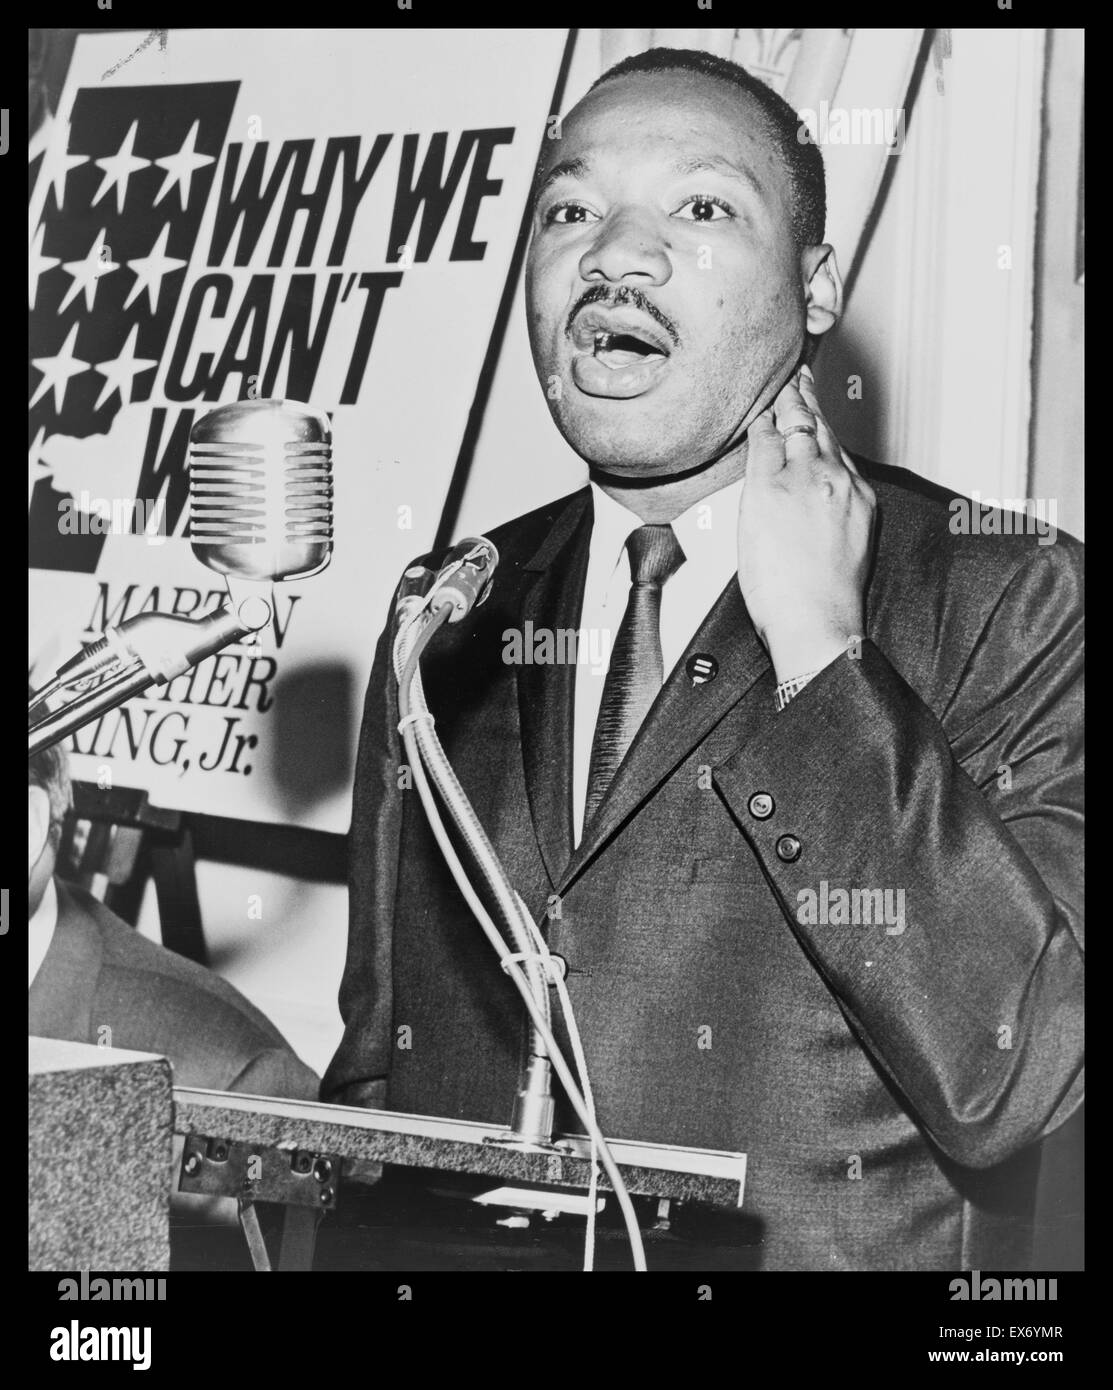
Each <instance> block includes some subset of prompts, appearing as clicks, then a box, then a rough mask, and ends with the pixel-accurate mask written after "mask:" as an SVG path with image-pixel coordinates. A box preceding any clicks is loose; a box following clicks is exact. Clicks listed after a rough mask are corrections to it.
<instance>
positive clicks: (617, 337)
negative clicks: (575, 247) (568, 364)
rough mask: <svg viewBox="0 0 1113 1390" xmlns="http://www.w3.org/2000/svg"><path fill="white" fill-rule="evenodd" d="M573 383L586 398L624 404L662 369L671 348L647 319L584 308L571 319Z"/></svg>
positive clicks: (653, 380)
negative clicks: (609, 400)
mask: <svg viewBox="0 0 1113 1390" xmlns="http://www.w3.org/2000/svg"><path fill="white" fill-rule="evenodd" d="M571 338H572V342H573V343H574V344H575V346H576V347H577V348H578V349H579V351H578V353H577V355H576V356H575V357H574V358H573V360H572V378H573V380H574V381H575V383H576V385H577V386H578V387H579V388H580V390H581V391H583V392H585V394H587V395H589V396H606V397H609V398H611V399H615V400H629V399H630V398H631V397H633V396H640V395H642V394H643V393H644V392H645V391H648V390H649V389H650V387H651V386H652V385H653V384H654V383H655V382H656V380H657V378H658V377H659V376H660V375H661V373H662V371H663V370H664V369H665V367H666V365H667V363H668V361H669V357H670V356H671V353H672V347H673V344H672V343H671V342H670V340H669V338H668V335H667V334H666V333H665V331H664V330H663V329H662V328H661V327H660V326H659V325H658V324H656V323H655V322H654V321H653V320H652V319H649V318H646V317H644V316H643V315H641V314H632V313H630V312H629V311H624V310H615V309H610V308H605V307H604V306H602V305H598V306H593V307H590V308H588V309H586V310H585V311H584V312H583V313H582V314H581V315H580V316H579V318H578V319H577V320H576V322H575V324H574V326H573V328H572V332H571Z"/></svg>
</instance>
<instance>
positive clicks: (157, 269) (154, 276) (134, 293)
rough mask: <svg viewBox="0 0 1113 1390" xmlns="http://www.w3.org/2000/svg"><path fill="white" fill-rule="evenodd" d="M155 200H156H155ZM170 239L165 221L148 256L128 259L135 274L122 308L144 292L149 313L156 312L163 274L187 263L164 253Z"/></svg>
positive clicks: (169, 272) (169, 273)
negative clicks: (149, 308)
mask: <svg viewBox="0 0 1113 1390" xmlns="http://www.w3.org/2000/svg"><path fill="white" fill-rule="evenodd" d="M156 201H157V200H156ZM169 240H170V223H169V222H167V223H166V225H165V226H164V227H163V229H162V231H161V232H159V234H158V240H157V241H156V242H155V244H154V245H153V246H152V247H151V254H150V255H149V256H136V257H134V258H133V259H132V260H130V261H128V269H129V270H130V271H131V272H132V274H133V275H134V276H135V284H134V285H132V287H131V289H130V290H129V291H128V297H127V299H125V300H124V308H125V309H129V308H130V307H131V305H132V301H133V300H136V299H138V298H139V296H140V295H141V294H143V293H144V292H146V295H147V303H148V304H150V306H151V313H152V314H157V313H158V301H159V295H161V293H162V278H163V276H164V275H172V274H173V273H174V271H175V270H181V268H182V266H184V265H186V264H188V262H186V261H179V260H177V259H175V257H173V256H168V255H167V254H166V244H167V242H168V241H169Z"/></svg>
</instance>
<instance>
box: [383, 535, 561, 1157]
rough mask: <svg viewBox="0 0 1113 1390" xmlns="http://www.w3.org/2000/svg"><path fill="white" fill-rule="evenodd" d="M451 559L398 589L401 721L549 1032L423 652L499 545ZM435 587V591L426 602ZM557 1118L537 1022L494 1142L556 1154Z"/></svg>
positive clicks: (502, 873)
mask: <svg viewBox="0 0 1113 1390" xmlns="http://www.w3.org/2000/svg"><path fill="white" fill-rule="evenodd" d="M452 557H453V563H452V564H450V565H446V566H443V567H442V569H441V571H440V574H439V575H434V574H433V573H432V572H431V571H429V570H427V569H424V568H423V567H420V566H417V567H414V568H412V569H410V570H407V571H406V574H405V575H404V576H403V581H402V584H401V586H400V588H399V592H398V596H397V606H396V614H397V616H398V618H399V620H400V622H401V631H400V633H399V637H398V642H397V648H396V657H395V662H396V675H397V677H398V708H399V713H400V715H401V716H402V720H401V724H400V729H401V733H402V738H403V742H404V744H405V746H406V752H407V756H408V757H409V759H410V766H411V767H413V768H414V769H415V776H417V775H418V774H419V773H420V772H421V771H422V769H424V771H425V772H426V773H427V774H428V777H429V780H430V781H431V782H432V784H433V785H434V786H435V787H436V790H437V792H438V794H439V796H440V798H441V801H442V803H443V804H444V805H445V806H446V807H447V809H448V811H449V813H450V814H451V816H452V819H453V822H454V823H455V825H456V826H457V828H458V830H459V831H460V833H461V835H462V836H463V839H464V841H465V843H466V844H467V846H468V848H469V850H470V851H471V853H472V855H473V857H474V859H475V861H476V863H477V865H478V868H479V871H480V873H481V875H482V877H483V880H484V882H485V883H486V885H487V887H488V888H489V889H490V891H491V895H492V896H493V898H494V900H495V902H496V904H497V905H498V909H499V913H500V915H501V917H502V919H503V922H504V924H505V927H506V929H507V931H508V933H509V936H510V939H511V941H512V942H513V945H514V949H515V951H516V952H517V953H518V955H519V958H520V959H521V961H522V964H523V968H524V971H525V975H526V977H527V979H528V981H529V987H530V993H531V994H532V996H533V999H534V1001H535V1003H536V1005H537V1007H538V1009H539V1011H540V1014H541V1019H542V1022H543V1023H544V1025H545V1028H546V1030H548V1029H550V1028H551V1026H552V1002H551V999H550V997H549V982H548V980H547V978H546V976H545V972H544V969H543V967H542V963H541V961H540V960H539V959H538V957H537V955H536V952H535V949H534V944H533V941H532V940H531V937H530V934H529V931H528V928H527V927H526V926H525V924H524V923H523V921H522V913H523V908H522V905H521V900H520V899H519V898H518V895H517V894H516V892H515V891H514V888H513V886H512V885H511V883H510V880H509V878H508V877H507V874H506V870H505V869H504V868H503V866H502V864H501V862H500V861H499V858H498V856H497V854H496V852H495V849H494V846H493V845H492V844H491V842H490V840H489V839H488V838H487V835H486V833H485V831H484V830H483V827H482V825H481V824H480V822H479V819H478V817H477V816H476V814H475V811H474V809H473V808H472V806H471V803H470V802H469V801H468V798H467V796H466V794H465V792H464V790H463V788H462V787H461V786H460V783H459V781H458V779H457V777H456V774H455V772H454V771H453V769H452V765H451V764H450V763H449V761H448V757H447V755H446V753H445V751H444V749H443V748H442V747H441V742H440V740H439V739H438V738H437V735H436V733H435V732H434V730H433V719H432V715H431V714H430V713H429V708H428V705H427V704H426V702H425V693H424V690H423V687H422V682H421V668H420V658H421V655H422V652H423V651H424V649H425V647H426V646H427V645H428V643H429V641H430V640H431V639H432V637H433V636H434V634H435V633H436V631H437V629H438V628H439V627H441V626H442V625H443V624H444V623H446V622H458V621H459V620H460V619H461V618H463V617H464V616H465V615H466V614H467V613H468V612H469V611H470V609H471V608H472V607H473V605H475V604H476V603H482V602H483V600H484V599H485V598H486V596H487V593H488V592H489V590H490V577H491V574H492V573H493V571H494V568H495V564H496V563H497V558H498V556H497V552H496V551H495V549H494V547H493V546H492V545H491V543H490V542H489V541H487V540H486V539H484V538H481V539H479V540H467V541H463V542H461V543H460V544H459V545H458V546H457V547H455V549H454V551H453V552H452ZM430 589H433V593H432V595H431V596H430V597H428V598H427V597H426V596H427V595H429V591H430ZM422 609H425V611H424V612H422V611H421V610H422ZM554 1118H555V1102H554V1099H553V1090H552V1062H551V1058H550V1051H549V1048H548V1046H547V1044H546V1042H545V1040H544V1038H543V1037H542V1034H541V1031H540V1030H539V1028H538V1027H537V1025H536V1024H535V1023H534V1022H533V1020H532V1018H531V1019H530V1026H529V1046H528V1051H527V1056H526V1058H525V1061H524V1063H523V1065H522V1070H521V1075H520V1078H519V1083H518V1089H517V1092H516V1093H515V1097H514V1110H513V1115H512V1118H511V1123H510V1132H509V1134H506V1135H500V1136H499V1137H498V1138H497V1139H493V1140H492V1142H495V1143H500V1144H504V1145H507V1146H510V1147H513V1148H518V1149H524V1150H527V1151H529V1152H534V1153H537V1152H544V1153H552V1152H557V1151H558V1150H557V1148H556V1146H555V1145H554V1144H553V1123H554Z"/></svg>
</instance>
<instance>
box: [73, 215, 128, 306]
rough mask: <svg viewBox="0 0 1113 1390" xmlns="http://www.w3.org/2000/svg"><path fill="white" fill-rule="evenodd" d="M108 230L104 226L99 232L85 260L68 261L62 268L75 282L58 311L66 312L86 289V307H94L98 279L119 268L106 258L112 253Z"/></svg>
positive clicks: (114, 262) (115, 263)
mask: <svg viewBox="0 0 1113 1390" xmlns="http://www.w3.org/2000/svg"><path fill="white" fill-rule="evenodd" d="M105 235H106V230H105V228H104V227H102V228H101V229H100V231H99V232H98V233H97V239H96V241H94V242H93V244H92V246H90V248H89V254H88V255H87V256H86V257H85V259H84V260H83V261H66V263H65V264H64V265H63V266H62V269H63V270H64V271H65V272H66V274H67V275H72V276H73V284H72V285H71V286H70V287H69V289H68V290H67V291H66V294H65V297H64V298H63V300H62V302H61V304H59V306H58V312H59V313H60V314H61V313H64V312H65V310H66V309H67V308H68V307H69V305H70V304H71V303H72V301H73V300H74V299H76V298H77V296H78V294H79V293H80V292H81V291H82V290H84V291H85V307H86V309H92V307H93V300H94V298H95V297H96V293H97V281H98V280H99V279H100V277H101V276H102V275H107V274H108V273H109V271H112V270H119V268H120V267H119V265H118V263H117V262H116V261H113V260H108V259H106V256H105V252H107V253H108V256H111V255H112V250H111V248H110V247H108V246H106V245H105V242H104V238H105Z"/></svg>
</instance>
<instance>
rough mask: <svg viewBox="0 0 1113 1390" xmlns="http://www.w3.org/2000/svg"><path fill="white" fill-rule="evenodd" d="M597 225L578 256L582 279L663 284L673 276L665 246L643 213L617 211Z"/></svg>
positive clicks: (617, 282) (618, 282) (658, 233)
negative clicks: (587, 246) (592, 235)
mask: <svg viewBox="0 0 1113 1390" xmlns="http://www.w3.org/2000/svg"><path fill="white" fill-rule="evenodd" d="M598 228H599V229H598V232H597V233H596V235H595V237H594V238H593V240H592V243H591V246H590V247H589V248H588V250H586V251H585V252H584V254H583V255H582V256H581V257H580V274H581V275H582V276H583V278H584V279H585V280H590V281H596V282H600V281H604V280H607V281H611V282H612V283H614V284H621V283H622V282H623V281H627V282H631V281H632V282H634V283H636V284H645V285H663V284H665V282H666V281H667V280H668V279H669V277H670V276H671V275H672V263H671V261H670V260H669V257H668V248H667V246H666V244H665V242H664V240H663V239H662V237H661V235H660V232H659V231H658V230H657V229H656V228H655V227H654V226H653V224H652V221H651V220H650V218H648V217H646V216H645V215H644V214H641V213H637V212H635V211H633V210H626V211H617V210H616V211H615V212H613V213H611V215H610V216H608V217H605V218H604V219H603V221H602V222H600V223H599V224H598Z"/></svg>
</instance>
